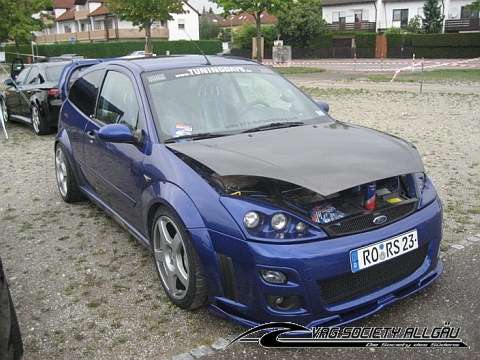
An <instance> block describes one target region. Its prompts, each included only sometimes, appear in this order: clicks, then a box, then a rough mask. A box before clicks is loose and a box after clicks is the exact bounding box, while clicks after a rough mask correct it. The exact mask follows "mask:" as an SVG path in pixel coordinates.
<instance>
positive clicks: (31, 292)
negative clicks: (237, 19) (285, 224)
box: [0, 74, 480, 360]
mask: <svg viewBox="0 0 480 360" xmlns="http://www.w3.org/2000/svg"><path fill="white" fill-rule="evenodd" d="M291 79H292V80H293V81H294V82H295V83H297V84H299V85H301V86H306V87H308V88H314V87H320V88H321V90H311V89H309V90H308V91H309V92H311V93H312V94H313V96H314V97H316V98H319V99H322V100H323V101H326V102H327V103H329V105H330V113H331V114H332V115H333V116H334V117H335V118H337V119H338V120H342V121H350V122H354V123H358V124H361V125H365V126H368V127H372V128H375V129H378V130H381V131H387V132H389V133H393V134H395V135H397V136H400V137H403V138H405V139H408V140H409V141H411V142H412V143H414V144H415V145H416V146H417V148H418V149H419V152H420V154H421V155H422V157H423V159H424V161H425V166H426V169H427V172H428V174H429V175H430V177H431V178H432V180H433V181H434V183H435V184H436V185H437V187H438V191H439V194H440V196H441V198H442V200H443V203H444V209H445V213H444V220H445V221H444V224H445V231H444V240H443V246H442V249H443V250H444V251H447V250H448V249H449V248H450V247H451V246H452V245H454V246H455V245H457V244H460V243H461V242H462V241H463V240H464V239H466V238H468V237H470V236H473V235H475V234H478V233H479V232H480V226H479V224H480V190H479V189H480V175H479V170H480V111H479V109H478V106H479V105H478V104H480V101H479V100H480V85H479V84H478V83H471V84H470V83H469V84H425V85H424V87H423V92H422V93H419V86H418V84H416V85H415V84H402V83H390V84H374V83H370V82H367V81H354V82H352V81H344V80H341V79H336V80H331V78H328V75H327V74H317V75H312V74H309V75H306V76H291ZM8 130H9V135H10V139H9V140H8V141H7V140H5V139H3V138H0V154H1V159H2V161H1V162H0V231H1V233H2V234H1V239H0V254H1V256H2V259H3V262H4V265H5V268H6V271H7V274H8V277H9V280H10V286H11V292H12V296H13V299H14V302H15V305H16V306H17V312H18V317H19V321H20V323H21V324H20V325H21V329H22V333H23V337H24V343H25V359H26V360H28V359H67V358H68V359H79V358H89V359H112V358H119V359H120V358H121V359H168V358H171V357H172V356H175V355H178V354H182V353H185V352H187V351H189V350H190V349H192V348H196V347H198V346H201V345H211V344H212V343H214V342H215V341H216V340H217V339H218V338H222V337H225V336H227V335H229V334H236V333H238V332H240V331H243V330H244V329H241V328H239V327H236V326H234V325H232V324H229V323H227V322H224V321H222V320H220V319H218V318H215V317H212V316H210V315H209V314H208V311H207V309H200V310H198V311H195V312H186V311H181V310H179V309H177V308H176V307H174V306H172V305H171V303H170V302H169V301H168V299H167V297H166V295H165V294H164V293H163V291H162V289H161V285H160V282H159V281H158V280H157V277H156V273H155V269H154V265H153V262H152V260H151V257H150V255H149V252H148V251H147V250H146V249H145V248H143V247H142V246H141V245H140V244H138V243H137V242H136V241H135V240H134V239H132V238H131V237H129V235H127V234H126V233H125V232H124V231H123V230H121V229H120V228H119V227H118V226H117V225H116V223H115V222H114V221H113V220H111V219H110V218H108V217H107V216H105V215H104V214H103V213H102V212H101V211H100V210H98V209H97V208H96V207H95V206H93V205H92V204H91V203H89V202H82V203H80V204H77V205H69V204H66V203H64V202H63V201H62V200H61V198H60V196H59V195H58V193H57V189H56V185H55V179H54V153H53V141H54V136H53V135H51V136H44V137H38V136H35V135H34V133H33V132H32V131H31V130H29V129H28V128H27V127H24V126H21V125H17V124H14V123H9V124H8ZM372 161H374V159H372Z"/></svg>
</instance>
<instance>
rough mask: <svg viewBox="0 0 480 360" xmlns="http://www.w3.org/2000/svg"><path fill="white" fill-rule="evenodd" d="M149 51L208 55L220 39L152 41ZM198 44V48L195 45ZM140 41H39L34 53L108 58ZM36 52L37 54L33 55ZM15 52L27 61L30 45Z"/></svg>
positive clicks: (10, 50) (138, 46)
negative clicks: (44, 42) (55, 42)
mask: <svg viewBox="0 0 480 360" xmlns="http://www.w3.org/2000/svg"><path fill="white" fill-rule="evenodd" d="M152 44H153V51H154V53H155V54H157V55H165V54H166V51H167V50H168V51H169V52H170V54H171V55H174V54H199V53H200V51H199V49H198V48H200V49H201V50H202V51H203V52H204V53H205V54H207V55H212V54H216V53H218V52H220V51H222V43H221V41H220V40H198V41H188V40H178V41H167V40H153V41H152ZM197 46H198V48H197ZM144 48H145V42H144V41H110V42H92V43H90V42H75V43H59V44H42V45H38V46H35V49H34V50H35V53H36V55H39V56H47V57H48V56H58V55H61V54H80V55H83V56H85V57H86V58H112V57H119V56H124V55H126V54H128V53H130V52H132V51H136V50H144ZM37 51H38V54H37ZM5 53H6V59H5V61H6V62H7V63H9V62H11V61H12V60H13V58H15V57H18V56H17V55H16V53H17V48H16V47H15V46H14V45H8V46H6V47H5ZM18 53H20V54H23V55H21V56H20V57H21V58H22V59H23V61H25V62H26V61H27V58H28V57H31V56H30V55H27V54H31V53H32V48H31V46H30V45H20V46H19V47H18Z"/></svg>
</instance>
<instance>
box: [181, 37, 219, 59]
mask: <svg viewBox="0 0 480 360" xmlns="http://www.w3.org/2000/svg"><path fill="white" fill-rule="evenodd" d="M183 32H184V33H185V34H186V35H187V36H188V38H189V39H190V41H191V42H192V43H193V45H194V46H195V47H196V48H197V49H198V51H200V53H201V54H202V55H203V57H204V58H205V60H207V65H212V63H211V62H210V60H208V57H207V55H205V53H204V52H203V50H202V49H201V48H200V46H198V44H197V43H195V41H193V40H192V38H191V37H190V35H188V33H187V32H186V31H185V29H183Z"/></svg>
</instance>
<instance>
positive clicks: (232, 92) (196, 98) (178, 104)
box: [143, 65, 331, 140]
mask: <svg viewBox="0 0 480 360" xmlns="http://www.w3.org/2000/svg"><path fill="white" fill-rule="evenodd" d="M143 79H144V83H145V87H146V89H147V92H148V96H149V99H150V103H151V106H152V113H153V116H154V118H155V122H156V124H157V131H158V132H159V137H160V138H161V139H163V140H169V139H175V138H180V137H181V138H183V139H186V138H187V139H188V138H189V137H191V138H193V139H199V138H207V137H212V136H215V135H218V136H220V135H225V134H235V133H240V132H252V131H264V130H269V129H273V128H282V127H288V126H300V125H302V124H306V123H315V122H324V121H331V119H330V118H329V117H328V116H327V115H326V114H325V113H324V112H323V111H322V110H321V109H320V108H319V107H318V106H317V105H316V104H315V103H314V102H313V101H312V100H311V99H310V98H309V97H308V96H306V95H305V94H303V93H302V92H301V91H299V90H298V89H297V88H296V87H294V86H293V85H292V84H291V83H289V82H288V81H287V80H285V79H284V78H283V77H281V76H279V75H278V74H277V73H275V72H274V71H273V70H271V69H269V68H266V67H263V66H258V65H252V66H248V65H247V66H245V65H242V66H208V67H206V66H203V67H193V68H187V69H175V70H167V71H157V72H149V73H145V74H144V76H143Z"/></svg>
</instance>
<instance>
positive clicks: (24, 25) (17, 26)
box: [0, 0, 53, 46]
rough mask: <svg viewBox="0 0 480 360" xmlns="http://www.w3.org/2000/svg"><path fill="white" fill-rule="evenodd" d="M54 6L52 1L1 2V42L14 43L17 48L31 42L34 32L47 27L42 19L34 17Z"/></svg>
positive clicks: (0, 0) (16, 0) (6, 0)
mask: <svg viewBox="0 0 480 360" xmlns="http://www.w3.org/2000/svg"><path fill="white" fill-rule="evenodd" d="M52 6H53V5H52V0H0V19H2V21H0V41H7V40H10V41H14V42H15V44H16V45H17V46H18V45H19V44H22V43H28V42H29V41H31V40H32V33H33V32H34V31H38V30H42V29H45V28H46V27H47V26H46V25H45V23H44V22H43V20H42V18H41V17H38V16H37V17H33V15H35V14H40V13H41V12H42V11H45V10H47V9H48V8H52ZM44 17H45V18H47V17H49V16H47V15H44Z"/></svg>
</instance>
